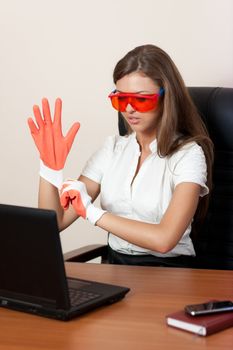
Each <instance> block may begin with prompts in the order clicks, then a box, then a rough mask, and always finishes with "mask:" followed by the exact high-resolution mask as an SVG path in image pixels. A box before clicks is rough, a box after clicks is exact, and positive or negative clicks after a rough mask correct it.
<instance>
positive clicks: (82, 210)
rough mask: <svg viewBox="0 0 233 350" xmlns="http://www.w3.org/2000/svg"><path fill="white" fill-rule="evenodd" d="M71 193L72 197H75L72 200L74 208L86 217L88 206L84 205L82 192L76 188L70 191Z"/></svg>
mask: <svg viewBox="0 0 233 350" xmlns="http://www.w3.org/2000/svg"><path fill="white" fill-rule="evenodd" d="M69 193H70V197H71V198H74V199H73V200H72V206H73V208H74V210H75V211H76V213H77V214H78V215H79V216H82V217H83V218H84V219H86V208H85V206H84V205H83V202H82V198H81V196H80V193H79V192H78V191H75V190H71V191H69Z"/></svg>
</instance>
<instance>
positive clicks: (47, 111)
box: [42, 97, 52, 124]
mask: <svg viewBox="0 0 233 350" xmlns="http://www.w3.org/2000/svg"><path fill="white" fill-rule="evenodd" d="M42 109H43V116H44V121H45V123H46V124H51V123H52V119H51V113H50V108H49V101H48V100H47V98H45V97H44V98H43V99H42Z"/></svg>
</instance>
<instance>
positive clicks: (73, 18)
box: [0, 0, 233, 251]
mask: <svg viewBox="0 0 233 350" xmlns="http://www.w3.org/2000/svg"><path fill="white" fill-rule="evenodd" d="M145 43H152V44H156V45H158V46H160V47H161V48H163V49H164V50H165V51H167V52H168V53H169V54H170V56H171V57H172V58H173V60H174V61H175V63H176V65H177V66H178V68H179V70H180V72H181V74H182V75H183V77H184V80H185V82H186V84H187V85H199V86H228V87H233V1H232V0H143V1H142V0H97V1H94V0H93V1H90V0H89V1H88V0H86V1H83V0H37V1H35V0H20V1H18V0H15V1H14V0H7V1H3V0H0V118H1V119H0V121H1V128H0V162H1V172H0V202H2V203H12V204H17V205H27V206H36V205H37V187H38V163H39V161H38V154H37V151H36V149H35V147H34V145H33V142H32V139H31V136H30V133H29V130H28V128H27V124H26V119H27V117H28V116H31V115H32V106H33V104H40V102H41V98H42V97H44V96H47V97H48V98H49V99H50V101H51V103H52V104H53V102H54V100H55V98H56V97H57V96H60V97H61V98H62V100H63V125H64V130H67V129H68V127H69V126H70V125H71V123H72V122H74V121H75V120H79V121H80V122H81V130H80V131H79V134H78V136H77V139H76V141H75V143H74V146H73V149H72V152H71V154H70V156H69V158H68V162H67V167H66V176H72V177H76V176H78V175H79V173H80V171H81V169H82V167H83V165H84V164H85V161H86V160H87V158H88V157H89V155H90V154H91V153H92V152H93V151H94V150H95V149H96V148H97V147H98V146H99V145H101V144H102V142H103V140H104V139H105V137H106V136H107V135H110V134H114V133H117V115H116V113H115V112H114V110H112V108H111V106H110V103H109V101H108V99H107V95H108V93H109V92H110V91H111V89H113V83H112V70H113V68H114V65H115V64H116V62H117V61H118V59H120V58H121V57H122V56H123V55H124V54H125V53H126V52H127V51H129V50H130V49H132V48H134V47H135V46H137V45H141V44H145ZM105 240H106V234H105V233H104V232H103V231H101V230H100V229H97V228H94V227H91V225H90V224H88V223H86V222H84V221H82V220H79V221H77V222H76V223H74V224H73V225H72V226H71V227H70V228H69V229H67V230H66V231H65V232H64V233H62V242H63V248H64V251H67V250H70V249H72V248H75V247H79V246H82V245H84V244H86V243H92V242H93V243H95V242H100V243H101V242H105Z"/></svg>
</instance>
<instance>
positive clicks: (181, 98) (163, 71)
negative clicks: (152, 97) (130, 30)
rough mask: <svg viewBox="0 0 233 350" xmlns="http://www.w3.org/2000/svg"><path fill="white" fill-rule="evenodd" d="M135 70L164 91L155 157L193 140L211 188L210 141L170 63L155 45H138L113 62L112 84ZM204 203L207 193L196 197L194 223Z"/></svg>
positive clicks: (178, 75)
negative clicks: (196, 204) (197, 199)
mask: <svg viewBox="0 0 233 350" xmlns="http://www.w3.org/2000/svg"><path fill="white" fill-rule="evenodd" d="M136 71H137V72H142V73H143V74H145V75H146V76H148V77H149V78H151V79H152V80H153V81H154V82H155V83H156V84H157V85H158V86H159V87H162V88H164V91H165V92H164V95H163V97H162V98H161V99H160V106H159V108H160V121H159V127H158V134H157V144H158V154H159V156H160V157H166V156H171V155H172V154H173V153H174V152H176V151H177V150H178V149H179V148H181V147H182V146H184V145H185V144H186V143H189V142H192V141H194V142H197V144H199V145H200V146H201V147H202V149H203V152H204V154H205V158H206V163H207V186H208V187H209V190H211V188H212V164H213V144H212V141H211V140H210V138H209V135H208V131H207V129H206V127H205V124H204V122H203V121H202V119H201V117H200V115H199V113H198V111H197V108H196V107H195V105H194V103H193V101H192V99H191V97H190V95H189V92H188V90H187V88H186V86H185V84H184V81H183V79H182V77H181V75H180V73H179V71H178V69H177V67H176V66H175V64H174V62H173V61H172V59H171V58H170V56H169V55H168V54H167V53H166V52H164V51H163V50H162V49H160V48H159V47H157V46H154V45H143V46H138V47H136V48H135V49H133V50H132V51H130V52H128V53H127V54H126V55H125V56H124V57H123V58H122V59H121V60H120V61H119V62H118V63H117V65H116V67H115V69H114V72H113V80H114V83H116V82H117V81H118V80H119V79H121V78H123V77H124V76H125V75H127V74H130V73H132V72H136ZM125 127H126V130H127V133H128V134H129V133H131V132H132V130H131V129H130V128H129V126H128V125H126V124H125ZM208 202H209V195H208V196H204V197H202V198H200V200H199V205H198V208H197V211H196V214H195V219H196V220H195V221H196V222H200V221H201V220H202V219H203V218H204V216H205V214H206V211H207V208H208Z"/></svg>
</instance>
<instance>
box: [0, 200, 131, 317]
mask: <svg viewBox="0 0 233 350" xmlns="http://www.w3.org/2000/svg"><path fill="white" fill-rule="evenodd" d="M0 223H1V229H0V305H2V306H5V307H8V308H12V309H18V310H21V311H26V312H32V313H36V314H41V315H44V316H51V317H56V318H59V319H69V318H71V317H74V316H75V315H76V314H77V315H79V314H81V313H84V312H86V311H89V310H90V309H93V308H95V307H97V306H100V305H103V304H104V303H107V302H108V301H109V302H112V301H117V300H120V299H121V298H122V297H123V296H124V295H125V294H126V293H127V292H128V291H129V289H128V288H126V287H120V286H112V285H107V284H102V283H97V282H92V281H86V282H89V283H88V287H86V288H87V289H88V291H89V292H91V288H90V287H91V284H92V283H93V285H95V284H96V286H97V287H96V288H97V290H98V291H100V290H101V293H100V294H99V295H100V297H99V298H96V299H95V300H93V301H92V302H88V303H87V305H85V304H82V305H80V306H79V307H77V308H75V306H74V305H72V306H71V302H70V296H69V292H68V282H67V278H66V273H65V267H64V261H63V253H62V247H61V241H60V234H59V230H58V226H57V217H56V212H55V211H53V210H46V209H38V208H28V207H21V206H15V205H7V204H0ZM76 280H77V281H80V280H78V279H76ZM81 284H83V283H81ZM84 285H85V283H84ZM84 289H85V288H84ZM105 289H106V295H105V293H104V291H105Z"/></svg>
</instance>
